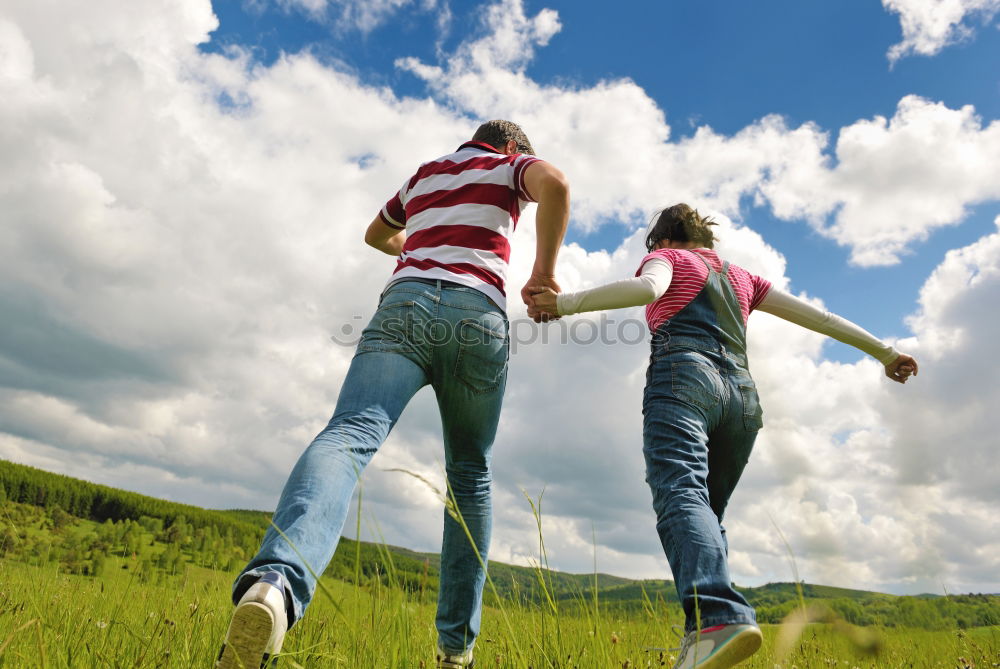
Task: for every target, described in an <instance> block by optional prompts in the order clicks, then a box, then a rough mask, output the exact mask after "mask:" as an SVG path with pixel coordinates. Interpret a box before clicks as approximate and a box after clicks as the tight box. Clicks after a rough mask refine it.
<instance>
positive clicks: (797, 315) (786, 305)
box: [757, 287, 917, 383]
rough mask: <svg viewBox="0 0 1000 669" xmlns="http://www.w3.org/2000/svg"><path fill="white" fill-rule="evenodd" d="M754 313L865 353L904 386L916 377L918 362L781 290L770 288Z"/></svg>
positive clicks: (836, 316)
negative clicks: (797, 326)
mask: <svg viewBox="0 0 1000 669" xmlns="http://www.w3.org/2000/svg"><path fill="white" fill-rule="evenodd" d="M757 309H759V310H760V311H766V312H767V313H769V314H774V315H775V316H778V317H779V318H783V319H785V320H786V321H789V322H792V323H795V324H796V325H801V326H802V327H804V328H807V329H809V330H813V331H815V332H819V333H820V334H824V335H826V336H828V337H832V338H833V339H836V340H837V341H839V342H843V343H845V344H848V345H850V346H853V347H854V348H856V349H859V350H861V351H863V352H865V353H867V354H868V355H870V356H872V357H873V358H875V359H876V360H878V361H879V362H881V363H882V364H883V365H884V366H885V375H886V376H888V377H889V378H890V379H892V380H893V381H898V382H899V383H906V379H907V378H909V376H910V375H911V374H912V375H914V376H916V374H917V361H916V360H914V359H913V358H912V357H910V356H908V355H906V354H905V353H900V352H898V351H897V350H896V349H894V348H893V347H892V346H889V345H888V344H886V343H884V342H882V341H881V340H880V339H878V338H877V337H876V336H875V335H873V334H871V333H870V332H868V331H867V330H865V329H864V328H862V327H860V326H858V325H855V324H854V323H852V322H851V321H849V320H847V319H846V318H842V317H840V316H838V315H837V314H834V313H831V312H829V311H824V310H822V309H819V308H817V307H815V306H813V305H812V304H809V303H808V302H806V301H805V300H803V299H800V298H798V297H795V296H794V295H791V294H790V293H786V292H785V291H783V290H778V289H777V288H773V287H772V288H771V289H770V290H769V291H768V293H767V295H766V296H765V297H764V300H763V301H762V302H761V303H760V304H759V305H758V306H757Z"/></svg>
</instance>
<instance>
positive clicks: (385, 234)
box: [365, 214, 406, 256]
mask: <svg viewBox="0 0 1000 669" xmlns="http://www.w3.org/2000/svg"><path fill="white" fill-rule="evenodd" d="M405 243H406V230H405V229H402V230H398V229H396V228H394V227H392V226H390V225H387V224H386V222H385V221H383V220H382V216H381V214H375V218H374V219H373V220H372V222H371V223H370V224H369V225H368V229H367V230H365V244H368V246H371V247H372V248H376V249H378V250H379V251H381V252H382V253H387V254H389V255H391V256H398V255H399V254H400V253H402V252H403V244H405Z"/></svg>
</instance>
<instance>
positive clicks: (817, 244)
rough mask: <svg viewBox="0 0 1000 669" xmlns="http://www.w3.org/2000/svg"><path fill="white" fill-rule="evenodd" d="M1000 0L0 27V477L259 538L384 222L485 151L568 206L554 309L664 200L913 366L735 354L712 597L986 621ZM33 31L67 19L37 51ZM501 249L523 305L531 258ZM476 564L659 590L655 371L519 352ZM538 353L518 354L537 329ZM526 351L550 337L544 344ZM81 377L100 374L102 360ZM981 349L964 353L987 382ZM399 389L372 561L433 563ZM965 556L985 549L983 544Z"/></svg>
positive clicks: (363, 4) (372, 282)
mask: <svg viewBox="0 0 1000 669" xmlns="http://www.w3.org/2000/svg"><path fill="white" fill-rule="evenodd" d="M998 12H1000V0H954V1H952V2H947V3H944V2H938V1H937V0H882V1H881V2H879V1H878V0H868V1H866V2H861V1H860V0H826V1H819V0H817V1H814V2H812V1H811V2H792V1H783V2H777V1H770V0H761V1H759V2H752V3H751V2H722V1H716V0H698V1H697V2H690V1H683V2H682V1H679V0H678V1H674V2H660V3H646V2H643V3H636V2H624V3H592V2H564V1H561V0H560V1H553V2H541V1H537V0H481V1H478V2H461V3H460V2H455V1H450V0H229V1H227V2H214V3H213V2H212V1H211V0H149V1H148V2H142V3H128V6H127V10H126V9H123V5H122V4H121V3H120V2H118V1H117V0H95V1H94V2H90V3H76V4H74V3H69V4H67V3H65V2H62V1H61V0H8V1H6V2H4V3H2V5H0V100H3V101H4V103H3V104H2V105H0V175H2V177H3V181H2V183H3V184H4V186H3V188H0V254H2V256H0V322H2V323H4V324H5V325H7V324H13V327H6V328H3V329H0V457H3V458H6V459H9V460H13V461H16V462H22V463H25V464H29V465H32V466H36V467H40V468H43V469H47V470H50V471H55V472H59V473H63V474H67V475H70V476H76V477H80V478H84V479H87V480H91V481H96V482H99V483H104V484H107V485H112V486H117V487H121V488H125V489H128V490H135V491H138V492H142V493H145V494H151V495H154V496H158V497H163V498H167V499H175V500H179V501H184V502H188V503H193V504H199V505H202V506H206V507H209V508H258V509H270V508H273V506H274V504H275V501H276V499H277V496H278V494H279V493H280V490H281V486H282V484H283V483H284V476H285V474H286V473H287V472H288V471H289V470H290V469H291V467H292V464H293V463H294V462H295V460H296V458H297V457H298V456H299V454H300V453H301V452H302V449H303V448H304V447H305V445H306V444H308V443H309V441H310V440H311V439H312V437H313V436H314V435H315V434H316V433H317V432H318V431H319V429H321V428H322V426H323V425H324V424H325V422H326V420H327V419H328V417H329V415H330V412H331V411H332V409H333V405H334V403H335V402H336V398H337V395H338V393H339V390H340V386H341V384H342V381H343V377H344V374H345V373H346V370H347V368H348V366H349V364H350V360H351V357H352V355H353V348H352V347H351V346H349V345H342V344H338V343H336V342H334V341H333V340H332V339H331V335H332V334H334V333H342V332H344V328H347V330H351V329H352V328H354V329H355V330H354V331H356V330H357V329H359V328H360V326H361V324H363V323H364V322H365V321H366V319H367V318H368V317H370V315H371V313H372V312H373V310H374V308H375V304H376V303H377V299H378V295H379V293H380V291H381V289H382V287H383V286H384V284H385V281H386V279H387V277H388V276H389V275H390V272H391V270H392V268H393V261H392V259H390V258H388V257H386V256H384V255H381V254H379V253H378V252H377V251H374V250H373V249H370V248H368V247H366V246H364V244H363V243H362V231H363V230H364V227H365V226H366V225H367V223H368V222H369V221H370V220H371V219H372V217H373V216H374V214H375V212H376V211H377V210H378V208H379V207H380V206H381V205H382V204H383V203H384V202H385V200H386V199H388V198H389V197H390V196H391V195H392V194H393V192H394V191H395V190H396V189H397V188H398V187H399V184H401V183H402V182H403V180H405V179H406V178H408V177H409V176H410V175H411V174H412V171H413V169H414V168H415V167H416V166H417V164H419V163H420V162H423V161H425V160H428V159H432V158H434V157H436V156H438V155H441V154H442V153H444V152H447V151H450V150H451V149H453V148H454V147H455V146H457V145H458V144H459V143H460V142H461V141H463V140H464V139H466V138H468V137H469V136H470V134H471V132H472V131H473V129H474V128H475V127H476V124H477V123H478V122H479V121H481V120H483V119H486V118H498V117H499V118H504V117H510V118H513V120H516V121H519V122H520V123H521V124H522V125H523V126H524V127H525V129H526V130H527V131H528V133H529V136H530V137H531V139H532V142H533V144H534V145H535V147H536V148H537V149H538V150H539V153H540V154H541V156H542V157H543V158H546V159H548V160H550V161H552V162H553V164H555V165H557V166H558V167H560V169H562V170H563V171H564V172H565V173H566V174H567V176H568V178H569V180H570V182H571V184H572V188H573V213H572V220H571V227H570V230H569V233H568V235H567V243H566V245H565V246H564V247H563V249H562V250H561V253H560V261H559V269H558V275H559V279H560V282H561V283H562V285H563V287H564V288H565V289H567V290H575V289H578V288H582V287H585V286H587V285H593V284H595V283H601V282H606V281H613V280H616V279H619V278H622V277H626V276H630V275H631V274H632V273H633V272H634V270H635V267H636V265H637V264H638V262H639V260H640V258H641V257H642V249H641V242H640V239H639V236H640V235H639V231H640V230H641V229H642V227H643V222H644V221H645V220H646V218H647V217H648V216H649V215H650V214H651V213H652V212H653V211H654V210H655V209H656V208H657V207H659V206H663V205H666V204H670V203H673V202H675V201H677V200H685V201H689V202H691V203H692V204H694V205H696V206H698V207H699V208H700V209H701V210H702V211H707V212H711V213H712V214H713V215H715V216H716V217H717V218H718V220H719V222H720V229H719V236H720V238H721V241H720V243H719V248H720V251H721V252H722V253H723V254H724V255H725V256H726V257H728V258H729V259H731V260H733V261H734V262H737V263H739V264H741V265H744V266H746V267H748V268H750V269H751V270H752V271H754V272H757V273H760V274H762V275H764V276H766V277H767V278H769V279H770V280H772V281H774V282H776V283H777V284H779V285H782V286H787V287H789V288H790V289H791V290H792V291H793V292H795V293H798V294H805V295H806V296H808V297H809V298H810V299H814V298H820V299H822V301H823V303H824V304H825V305H826V306H827V307H828V308H830V309H831V310H832V311H835V312H838V313H840V314H841V315H843V316H846V317H848V318H850V319H852V320H854V321H856V322H858V323H859V324H861V325H863V326H864V327H866V328H868V329H869V330H871V331H872V332H874V333H875V334H877V335H878V336H880V337H884V338H888V339H890V340H891V341H893V342H894V345H895V346H897V348H899V349H900V350H904V351H905V352H907V353H910V354H912V355H914V356H915V357H916V358H917V359H918V360H919V361H920V364H921V371H920V375H919V376H918V377H917V378H915V379H912V380H911V381H910V382H909V383H907V384H906V385H905V386H899V385H898V384H892V383H890V382H889V381H888V380H887V379H885V378H884V377H883V376H882V369H881V367H880V366H879V365H878V364H877V363H876V362H875V361H874V360H871V359H868V358H865V357H864V356H863V355H862V354H860V353H859V352H857V351H855V350H854V349H850V348H848V347H846V346H842V345H839V344H831V343H829V342H826V341H824V340H823V339H822V338H821V337H819V336H818V335H816V334H814V333H811V332H808V331H805V330H803V329H801V328H797V327H795V326H792V325H789V324H787V323H785V322H783V321H781V320H780V319H777V318H774V317H772V316H769V315H766V314H755V315H753V316H752V317H751V320H750V326H749V335H748V337H749V345H750V355H751V361H752V364H751V368H752V370H753V374H754V378H755V380H756V383H757V386H758V389H759V391H760V395H761V402H762V405H763V407H764V415H765V418H764V421H765V427H764V429H763V430H762V431H761V433H760V435H759V436H758V439H757V442H756V445H755V448H754V452H753V455H752V457H751V460H750V464H749V466H748V468H747V470H746V472H745V474H744V476H743V479H742V480H741V482H740V486H739V487H738V488H737V491H736V493H735V495H734V497H733V500H732V502H731V504H730V507H729V510H728V512H727V518H726V525H727V532H728V536H729V537H730V544H731V552H730V563H731V567H732V571H733V577H734V580H736V582H737V583H740V584H746V585H759V584H762V583H766V582H768V581H787V580H789V578H791V575H790V574H789V570H788V566H787V560H786V549H785V544H784V542H783V541H782V539H781V537H780V536H779V535H778V534H777V533H776V532H775V531H774V529H773V525H772V523H771V520H770V519H771V518H774V519H775V522H776V523H777V524H778V526H779V527H780V528H781V532H782V534H783V535H784V536H785V538H787V540H788V542H789V544H790V545H791V546H792V549H793V551H794V553H795V555H796V558H797V563H798V568H799V572H800V575H801V577H802V578H803V579H805V580H806V581H809V582H813V583H826V584H831V585H839V586H844V587H857V588H867V589H872V590H881V591H886V592H896V593H918V592H940V591H941V589H942V587H944V588H945V589H947V591H949V592H998V591H1000V581H998V578H997V575H998V574H1000V543H998V542H1000V513H998V510H1000V488H998V487H997V485H996V481H997V479H998V477H1000V470H998V465H997V461H996V457H995V453H996V448H997V445H998V442H997V437H996V430H995V416H994V414H995V407H996V406H998V405H1000V387H998V386H997V384H996V383H995V378H996V376H997V374H998V373H1000V368H998V366H997V364H996V362H995V361H994V359H993V358H992V357H991V356H990V355H989V354H988V352H989V351H990V350H992V349H993V348H994V347H995V345H996V341H997V339H998V338H1000V310H998V309H997V308H996V305H997V304H1000V180H998V179H997V177H996V175H997V174H1000V74H998V70H997V68H996V66H995V64H996V63H997V62H1000V59H998V56H1000V30H998V23H997V16H998ZM54 13H58V15H59V16H61V17H62V20H61V21H58V22H53V21H51V19H50V17H51V16H52V15H53V14H54ZM532 212H533V210H532V209H531V208H530V207H529V208H528V209H527V210H526V211H525V215H524V216H523V217H522V219H521V221H522V222H521V224H520V225H519V226H518V229H517V232H516V234H515V235H514V236H513V239H512V247H513V250H512V256H511V266H510V276H509V280H508V286H509V288H511V289H512V290H511V291H508V292H516V290H517V289H518V288H519V287H520V285H521V283H523V281H524V280H525V278H526V277H527V275H528V272H529V270H530V265H531V260H532V257H531V252H532V249H533V246H534V230H533V225H532V222H533V213H532ZM514 302H515V304H513V305H511V309H510V316H511V322H512V324H514V325H515V326H517V327H516V333H515V336H516V337H518V338H519V341H517V342H516V347H515V348H516V350H515V351H514V353H513V355H512V356H511V363H510V370H509V380H508V384H507V394H506V398H505V405H504V411H503V415H502V417H501V423H500V428H499V431H498V436H497V442H496V447H495V450H494V463H495V473H494V500H495V504H496V514H495V521H494V537H493V544H492V548H491V552H492V555H491V556H492V557H493V558H495V559H497V560H501V561H507V562H514V563H519V564H527V563H530V562H531V561H532V560H535V559H537V555H536V553H537V532H536V526H535V519H534V517H533V516H532V514H531V510H530V508H529V507H528V505H527V504H526V503H525V500H524V493H527V494H529V495H531V496H532V497H534V498H537V497H538V495H539V494H540V493H541V491H542V490H544V491H545V497H544V499H545V504H544V507H543V521H544V532H545V536H546V545H547V547H548V557H549V561H550V564H551V565H552V566H553V567H555V568H558V569H563V570H567V571H575V572H587V571H589V570H590V569H592V566H593V561H594V558H595V552H596V558H597V561H598V565H599V569H600V570H601V571H606V572H609V573H613V574H619V575H622V576H633V577H653V578H664V577H665V576H666V574H667V573H668V567H667V565H666V562H665V559H664V557H663V554H662V550H661V549H660V547H659V546H658V543H657V540H656V535H655V532H654V528H653V519H652V516H651V511H650V502H649V492H648V490H646V488H645V486H644V485H643V484H642V481H643V478H644V472H643V463H642V457H641V443H642V436H641V397H642V386H643V378H644V370H645V364H646V359H647V357H648V352H647V350H646V348H645V345H644V344H636V343H632V344H628V343H626V342H622V341H597V342H590V343H587V342H583V341H580V339H579V338H578V339H576V340H567V341H562V340H560V336H561V335H560V333H561V332H564V331H565V330H562V329H560V328H569V327H580V328H583V329H584V330H585V329H586V328H588V327H597V326H600V325H601V324H602V323H605V322H607V321H608V319H610V320H611V321H612V322H613V323H616V324H619V325H620V324H624V323H629V322H633V321H631V320H630V319H637V318H641V314H640V313H639V311H638V310H634V311H623V312H614V313H607V314H580V315H576V316H573V317H569V318H566V319H563V320H562V321H560V322H559V323H558V324H555V325H550V326H548V328H547V329H541V328H537V329H531V328H524V327H522V326H523V325H525V324H528V321H526V320H525V318H524V316H525V313H524V308H523V306H522V305H520V304H517V303H516V302H517V301H516V300H515V301H514ZM532 325H533V324H532ZM543 334H544V335H545V336H547V337H548V340H549V341H548V342H547V343H546V342H545V341H543V340H542V335H543ZM95 352H96V355H95ZM984 352H986V353H985V354H984ZM440 439H441V437H440V420H439V418H438V412H437V408H436V407H435V406H434V401H433V395H432V393H430V392H429V391H426V390H425V391H421V393H418V395H417V396H416V398H415V399H414V400H413V403H412V405H411V406H410V407H408V408H407V410H406V412H404V414H403V417H402V419H401V420H400V422H399V424H398V425H397V426H396V428H395V429H394V431H393V433H392V434H391V435H390V437H389V439H388V440H387V442H386V443H385V445H384V446H383V447H382V449H381V451H380V452H379V454H378V455H377V456H376V458H375V460H374V461H373V463H372V465H371V466H369V468H368V469H367V470H366V471H365V473H364V477H363V485H364V489H365V495H364V500H365V504H364V507H365V509H364V513H363V515H364V517H365V521H364V523H363V531H362V534H363V536H366V537H368V538H372V537H380V538H383V539H384V540H386V541H388V542H389V543H391V544H395V545H401V546H407V547H409V548H412V549H415V550H428V551H433V550H437V548H438V545H439V538H440V527H439V524H440V510H441V509H440V500H438V499H437V498H436V497H435V496H434V495H433V493H431V492H430V491H429V490H428V489H427V488H426V487H424V486H422V484H420V483H419V482H417V481H416V480H415V479H411V478H410V477H401V476H400V475H399V474H397V473H395V472H393V471H391V470H393V469H406V470H409V471H412V472H416V473H418V474H420V475H421V476H423V477H425V478H426V479H427V480H429V481H432V482H435V484H436V485H437V486H438V487H439V488H443V487H444V484H443V474H442V462H441V461H442V452H441V441H440ZM970 547H972V548H970Z"/></svg>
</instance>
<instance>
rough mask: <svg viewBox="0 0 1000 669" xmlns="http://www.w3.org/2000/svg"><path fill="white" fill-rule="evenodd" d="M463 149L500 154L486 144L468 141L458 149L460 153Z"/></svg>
mask: <svg viewBox="0 0 1000 669" xmlns="http://www.w3.org/2000/svg"><path fill="white" fill-rule="evenodd" d="M462 149H480V150H482V151H489V152H490V153H500V152H499V151H497V150H496V149H494V148H493V147H492V146H490V145H489V144H487V143H486V142H474V141H468V142H466V143H465V144H463V145H462V146H460V147H458V150H459V151H461V150H462Z"/></svg>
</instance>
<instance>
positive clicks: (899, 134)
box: [761, 96, 1000, 266]
mask: <svg viewBox="0 0 1000 669" xmlns="http://www.w3.org/2000/svg"><path fill="white" fill-rule="evenodd" d="M836 157H837V163H836V165H832V166H831V165H830V164H829V162H830V161H829V160H828V159H827V158H826V157H825V156H822V155H820V154H812V155H809V154H806V155H803V156H802V160H800V161H798V163H797V164H795V165H794V166H791V165H789V169H787V170H786V171H784V172H782V173H778V174H773V175H772V178H771V179H769V180H767V181H765V183H764V184H763V185H762V186H761V193H762V195H763V196H764V197H765V198H766V199H767V201H769V202H770V203H771V205H772V207H773V208H774V212H775V214H777V215H778V216H780V217H782V218H788V219H794V218H800V217H803V218H807V219H809V220H810V221H811V222H812V224H813V226H814V227H815V228H816V229H817V230H818V231H819V232H821V233H822V234H824V235H826V236H828V237H830V238H832V239H834V240H836V241H837V242H838V243H840V244H843V245H845V246H849V247H850V248H851V250H852V253H851V258H852V261H853V262H855V263H857V264H859V265H869V266H870V265H887V264H893V263H896V262H898V261H899V257H900V255H901V254H903V253H905V252H906V251H907V250H908V248H909V247H910V246H912V245H913V244H914V243H915V242H918V241H922V240H924V239H926V238H927V237H928V236H929V235H930V234H931V232H933V231H934V230H935V229H936V228H939V227H942V226H946V225H954V224H956V223H959V222H960V221H961V220H962V219H963V218H964V217H965V215H966V214H967V211H968V207H970V206H972V205H975V204H979V203H982V202H987V201H995V200H997V199H1000V183H998V182H997V180H996V179H994V178H993V174H994V173H995V170H996V169H997V166H998V165H1000V121H993V122H991V123H989V124H988V125H984V124H983V121H982V119H981V118H980V117H979V116H977V115H976V113H975V109H973V108H972V107H971V106H965V107H962V108H961V109H949V108H948V107H946V106H945V105H943V104H941V103H935V102H931V101H929V100H925V99H923V98H920V97H917V96H907V97H904V98H903V99H902V100H900V101H899V106H898V108H897V110H896V114H895V116H893V118H892V119H885V118H883V117H875V118H874V119H872V120H870V121H866V120H862V121H858V122H856V123H854V124H853V125H850V126H847V127H845V128H843V129H842V130H841V131H840V135H839V137H838V139H837V145H836ZM831 214H832V215H833V220H832V222H830V223H827V218H828V217H829V216H830V215H831Z"/></svg>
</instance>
